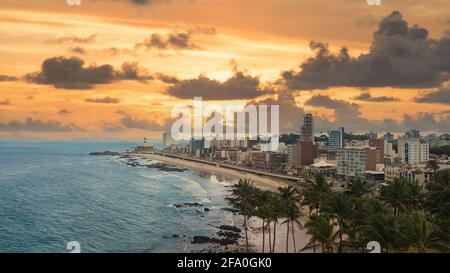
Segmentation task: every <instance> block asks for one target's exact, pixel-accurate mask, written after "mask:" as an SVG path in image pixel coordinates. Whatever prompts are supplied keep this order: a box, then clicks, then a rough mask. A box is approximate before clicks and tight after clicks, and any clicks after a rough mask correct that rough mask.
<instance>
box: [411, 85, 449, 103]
mask: <svg viewBox="0 0 450 273" xmlns="http://www.w3.org/2000/svg"><path fill="white" fill-rule="evenodd" d="M415 101H416V102H427V103H441V104H450V87H448V86H447V87H442V88H439V89H437V90H433V91H426V92H425V93H422V94H420V95H419V96H418V97H416V98H415Z"/></svg>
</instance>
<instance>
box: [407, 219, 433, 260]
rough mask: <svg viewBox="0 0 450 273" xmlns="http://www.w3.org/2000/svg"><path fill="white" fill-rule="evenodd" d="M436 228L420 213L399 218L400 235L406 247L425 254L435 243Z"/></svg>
mask: <svg viewBox="0 0 450 273" xmlns="http://www.w3.org/2000/svg"><path fill="white" fill-rule="evenodd" d="M435 232H436V227H435V226H434V225H433V224H432V223H431V222H429V221H428V220H427V219H426V217H425V214H424V213H423V212H421V211H413V212H412V213H410V214H407V215H404V216H403V217H402V218H400V234H401V235H402V237H403V239H404V240H405V242H406V244H407V245H411V246H413V247H415V248H417V251H418V252H419V253H425V252H427V250H428V249H429V248H431V247H432V246H433V245H435V243H436V237H435V234H436V233H435Z"/></svg>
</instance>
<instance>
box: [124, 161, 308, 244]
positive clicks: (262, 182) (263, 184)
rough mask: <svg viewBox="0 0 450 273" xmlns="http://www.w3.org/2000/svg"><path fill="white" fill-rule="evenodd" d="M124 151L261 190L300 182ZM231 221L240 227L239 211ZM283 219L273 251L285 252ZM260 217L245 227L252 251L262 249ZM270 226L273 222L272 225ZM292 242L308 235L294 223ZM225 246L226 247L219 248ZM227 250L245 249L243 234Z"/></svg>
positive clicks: (278, 227)
mask: <svg viewBox="0 0 450 273" xmlns="http://www.w3.org/2000/svg"><path fill="white" fill-rule="evenodd" d="M127 155H130V156H135V157H142V158H147V159H151V160H156V161H159V162H162V163H166V164H171V165H175V166H178V167H183V168H188V169H191V170H197V171H204V172H208V173H213V174H221V175H225V176H228V177H230V178H235V179H250V180H251V181H252V182H253V183H254V186H255V187H257V188H260V189H262V190H268V191H272V192H275V191H278V188H279V187H283V186H300V185H299V184H298V183H296V182H293V181H287V180H286V181H283V180H281V179H275V178H271V177H264V176H259V175H256V174H252V173H246V172H244V171H237V170H233V169H228V168H221V167H217V166H214V165H209V164H204V163H200V162H194V161H189V160H183V159H178V158H172V157H167V156H162V155H157V154H139V153H127ZM306 220H307V217H306V216H304V217H301V218H300V222H301V223H302V224H304V223H305V222H306ZM232 221H233V225H235V226H238V227H239V228H242V226H243V217H242V216H241V215H239V214H235V213H233V217H232ZM282 222H283V219H280V221H279V223H278V225H277V236H276V243H275V252H276V253H284V252H286V249H285V247H286V235H287V234H286V233H287V231H286V225H281V223H282ZM261 227H262V221H261V219H258V218H256V217H252V218H250V220H249V228H248V234H249V247H250V251H251V252H253V253H260V252H261V251H262V245H263V236H262V230H261ZM272 228H273V226H272ZM295 237H296V238H295V242H296V244H295V245H296V249H297V251H299V250H300V249H301V248H303V247H304V246H305V245H306V244H307V243H308V239H309V236H308V235H307V234H306V231H305V230H303V229H301V228H300V227H299V226H297V225H295ZM265 246H266V252H267V249H268V233H266V243H265ZM222 250H225V249H222ZM226 251H228V252H230V251H231V252H245V238H244V237H242V238H241V239H239V241H238V244H236V245H228V246H227V247H226ZM289 252H293V238H292V233H290V235H289Z"/></svg>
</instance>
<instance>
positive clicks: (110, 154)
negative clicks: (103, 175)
mask: <svg viewBox="0 0 450 273" xmlns="http://www.w3.org/2000/svg"><path fill="white" fill-rule="evenodd" d="M89 155H95V156H120V155H122V154H121V153H118V152H111V151H104V152H93V153H89Z"/></svg>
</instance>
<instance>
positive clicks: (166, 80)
mask: <svg viewBox="0 0 450 273" xmlns="http://www.w3.org/2000/svg"><path fill="white" fill-rule="evenodd" d="M155 78H157V79H158V80H160V81H162V82H164V83H168V84H177V83H179V82H180V80H179V79H178V78H177V77H176V76H171V75H166V74H161V73H157V74H156V75H155Z"/></svg>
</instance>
